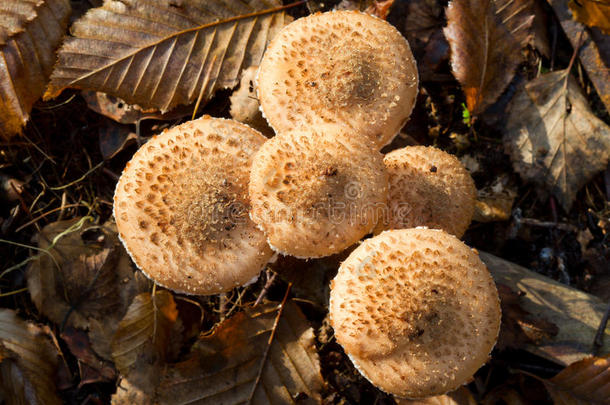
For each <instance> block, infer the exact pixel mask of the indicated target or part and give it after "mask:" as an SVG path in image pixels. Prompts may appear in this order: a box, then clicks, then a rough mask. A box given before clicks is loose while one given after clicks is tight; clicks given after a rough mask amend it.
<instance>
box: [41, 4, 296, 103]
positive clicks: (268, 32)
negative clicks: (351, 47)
mask: <svg viewBox="0 0 610 405" xmlns="http://www.w3.org/2000/svg"><path fill="white" fill-rule="evenodd" d="M280 6H281V2H279V1H278V0H252V1H249V2H245V1H238V2H236V1H231V0H219V1H215V2H213V3H210V2H209V1H207V0H183V1H174V0H154V1H139V0H122V1H114V0H107V1H106V2H104V5H103V6H102V7H100V8H95V9H92V10H90V11H89V12H88V13H87V14H85V16H84V17H82V18H81V19H80V20H78V21H77V22H76V23H74V25H73V26H72V28H71V33H72V35H73V37H68V38H67V39H66V41H65V42H64V44H63V45H62V47H61V49H60V50H59V60H58V63H57V65H56V66H55V70H54V71H53V74H52V75H51V82H50V84H49V87H48V89H47V91H46V93H45V96H44V97H45V99H48V98H52V97H55V96H57V95H58V94H59V93H61V91H62V90H64V89H66V88H68V87H71V88H79V89H90V90H96V91H103V92H105V93H108V94H111V95H114V96H116V97H120V98H122V99H123V100H125V101H126V102H128V103H130V104H138V105H140V106H142V107H154V108H158V109H160V110H161V111H162V112H165V111H169V110H170V109H172V107H174V106H176V105H180V104H191V103H193V102H194V101H196V100H198V99H199V98H201V100H202V101H207V100H208V99H209V98H210V97H211V96H212V95H213V94H214V92H215V91H216V90H218V89H221V88H229V87H233V86H235V85H236V84H237V82H238V78H239V73H240V71H241V69H242V68H244V67H247V66H252V65H258V64H259V62H260V59H261V57H262V54H263V51H264V49H265V46H266V44H267V42H268V41H269V40H270V39H271V38H272V37H273V36H274V35H275V33H276V32H277V31H278V30H279V29H280V28H282V27H283V26H284V12H283V11H282V10H283V9H284V8H286V7H280ZM270 7H271V8H270Z"/></svg>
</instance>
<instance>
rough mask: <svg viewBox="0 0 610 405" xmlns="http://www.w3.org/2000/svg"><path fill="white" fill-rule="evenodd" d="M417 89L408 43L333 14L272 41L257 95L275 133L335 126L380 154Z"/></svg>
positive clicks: (386, 28) (352, 14)
mask: <svg viewBox="0 0 610 405" xmlns="http://www.w3.org/2000/svg"><path fill="white" fill-rule="evenodd" d="M417 83H418V78H417V67H416V64H415V60H414V59H413V55H412V53H411V49H410V48H409V44H408V43H407V40H406V39H405V38H404V37H403V36H402V35H401V34H400V33H399V32H398V31H397V30H396V29H395V28H394V27H393V26H392V25H390V24H389V23H387V22H386V21H384V20H381V19H379V18H376V17H373V16H371V15H368V14H364V13H360V12H357V11H334V12H328V13H317V14H313V15H310V16H308V17H305V18H301V19H298V20H296V21H294V22H292V23H291V24H289V25H287V26H286V27H284V29H283V30H282V31H281V32H280V33H279V34H278V35H277V36H276V37H275V38H274V39H273V41H272V42H271V44H270V45H269V47H268V48H267V50H266V52H265V55H264V57H263V60H262V62H261V65H260V69H259V73H258V95H259V99H260V103H261V109H262V111H263V114H264V115H265V117H266V118H267V120H268V121H269V124H270V125H271V127H272V128H274V129H275V131H276V132H284V131H287V130H290V129H292V128H295V127H299V126H304V125H305V126H308V127H316V126H318V125H320V124H324V123H341V124H343V125H346V126H347V127H348V128H350V130H351V132H352V133H353V134H354V135H357V134H362V135H364V136H367V137H368V138H369V139H371V140H373V141H374V142H375V143H376V144H377V146H378V147H379V148H381V147H382V146H383V145H385V144H387V143H389V142H390V141H391V140H392V139H393V138H394V136H395V135H396V134H397V133H398V131H399V130H400V129H401V128H402V126H403V125H404V123H405V122H406V120H407V119H408V117H409V115H410V114H411V110H412V108H413V104H414V103H415V97H416V95H417Z"/></svg>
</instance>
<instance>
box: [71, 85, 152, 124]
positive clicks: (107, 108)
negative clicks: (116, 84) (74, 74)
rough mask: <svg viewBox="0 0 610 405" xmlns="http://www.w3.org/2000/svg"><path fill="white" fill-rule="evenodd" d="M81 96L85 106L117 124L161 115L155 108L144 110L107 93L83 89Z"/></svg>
mask: <svg viewBox="0 0 610 405" xmlns="http://www.w3.org/2000/svg"><path fill="white" fill-rule="evenodd" d="M81 96H82V97H83V98H84V99H85V101H86V102H87V107H89V108H90V109H91V110H93V111H95V112H96V113H98V114H101V115H103V116H105V117H108V118H110V119H112V120H114V121H116V122H118V123H119V124H135V123H136V122H138V120H140V119H142V118H143V117H148V116H149V115H153V117H151V118H157V117H158V116H161V114H160V113H159V112H158V111H157V110H155V109H151V110H144V109H142V107H140V106H139V105H136V104H133V105H132V104H127V103H126V102H125V101H124V100H121V99H120V98H116V97H113V96H109V95H108V94H106V93H102V92H99V91H86V90H83V91H82V92H81ZM155 113H156V115H155Z"/></svg>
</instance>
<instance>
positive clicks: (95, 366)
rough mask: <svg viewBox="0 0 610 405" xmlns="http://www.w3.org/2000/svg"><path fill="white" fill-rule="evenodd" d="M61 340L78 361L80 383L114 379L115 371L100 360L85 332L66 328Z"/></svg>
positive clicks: (108, 363) (106, 362)
mask: <svg viewBox="0 0 610 405" xmlns="http://www.w3.org/2000/svg"><path fill="white" fill-rule="evenodd" d="M60 336H61V339H62V340H63V341H64V342H65V343H66V345H67V346H68V349H70V352H71V353H72V354H73V355H74V357H76V359H77V360H78V366H79V371H80V383H79V385H80V386H82V385H84V384H90V383H94V382H100V381H101V382H108V381H112V380H114V379H115V378H116V374H117V373H116V370H115V369H114V366H113V364H112V363H110V362H109V361H105V360H102V359H101V358H100V357H98V355H97V354H96V353H95V352H94V351H93V349H92V348H91V342H90V341H89V337H88V336H87V333H86V332H85V331H82V330H80V329H75V328H72V327H67V328H66V329H65V330H64V331H63V332H61V335H60Z"/></svg>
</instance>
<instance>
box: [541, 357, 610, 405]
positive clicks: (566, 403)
mask: <svg viewBox="0 0 610 405" xmlns="http://www.w3.org/2000/svg"><path fill="white" fill-rule="evenodd" d="M544 385H545V386H546V388H547V390H548V391H549V394H551V397H552V398H553V401H554V402H555V404H556V405H577V404H583V405H584V404H592V405H593V404H610V356H606V357H588V358H586V359H583V360H580V361H577V362H575V363H572V364H570V365H569V366H568V367H566V368H565V369H563V370H562V371H561V372H560V373H559V374H557V375H556V376H555V377H553V378H551V379H549V380H544Z"/></svg>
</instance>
